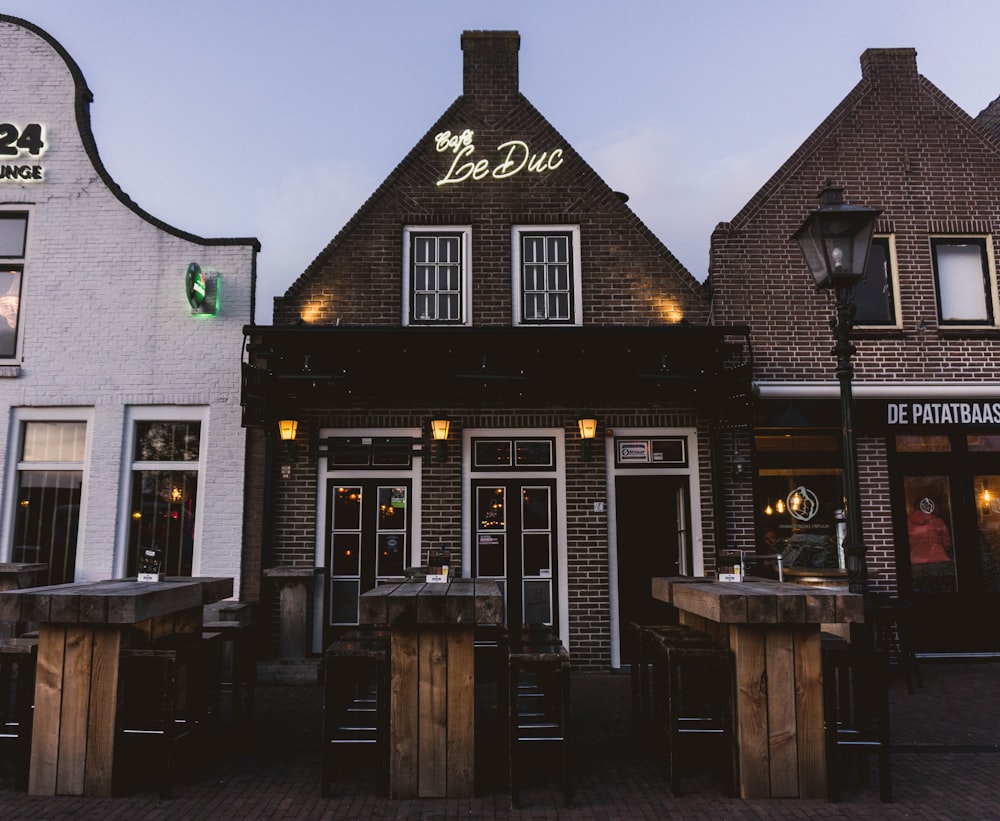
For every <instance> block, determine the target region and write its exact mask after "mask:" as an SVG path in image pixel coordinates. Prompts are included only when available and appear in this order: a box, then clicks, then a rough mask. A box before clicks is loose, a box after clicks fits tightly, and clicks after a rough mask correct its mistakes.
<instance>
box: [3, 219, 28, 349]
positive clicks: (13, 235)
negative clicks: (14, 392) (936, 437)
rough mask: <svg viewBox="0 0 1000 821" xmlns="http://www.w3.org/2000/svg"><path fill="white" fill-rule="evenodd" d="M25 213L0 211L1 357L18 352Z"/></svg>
mask: <svg viewBox="0 0 1000 821" xmlns="http://www.w3.org/2000/svg"><path fill="white" fill-rule="evenodd" d="M27 235H28V215H27V214H24V213H19V212H5V211H0V360H3V359H13V358H14V357H15V355H16V354H17V331H18V322H19V317H20V314H21V280H22V278H23V276H24V254H25V246H26V239H27Z"/></svg>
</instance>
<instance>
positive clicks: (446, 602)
mask: <svg viewBox="0 0 1000 821" xmlns="http://www.w3.org/2000/svg"><path fill="white" fill-rule="evenodd" d="M360 621H361V623H362V624H389V625H406V626H412V625H418V624H425V625H442V624H463V625H470V626H474V625H476V624H502V623H503V595H502V594H501V593H500V588H499V586H498V585H497V583H496V582H495V581H493V580H492V579H453V580H452V581H450V582H446V583H426V582H421V581H404V582H394V583H391V584H380V585H379V586H378V587H376V588H374V589H373V590H369V591H367V592H365V593H362V594H361V599H360Z"/></svg>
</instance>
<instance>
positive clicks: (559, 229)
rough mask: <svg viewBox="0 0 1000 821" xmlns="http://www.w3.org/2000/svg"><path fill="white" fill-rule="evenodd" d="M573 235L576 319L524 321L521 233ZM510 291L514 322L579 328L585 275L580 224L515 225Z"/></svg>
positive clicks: (511, 234)
mask: <svg viewBox="0 0 1000 821" xmlns="http://www.w3.org/2000/svg"><path fill="white" fill-rule="evenodd" d="M524 233H531V234H546V233H552V234H570V235H571V236H572V242H573V248H572V265H573V320H572V322H525V321H524V316H523V313H522V310H521V242H520V238H521V234H524ZM510 249H511V250H510V258H511V292H512V294H513V298H512V303H511V304H512V305H513V308H514V310H513V316H512V321H513V324H514V325H517V326H526V327H542V328H548V327H553V328H577V327H580V326H581V325H583V275H582V266H581V262H580V260H581V258H582V256H581V253H580V226H579V225H512V226H511V229H510Z"/></svg>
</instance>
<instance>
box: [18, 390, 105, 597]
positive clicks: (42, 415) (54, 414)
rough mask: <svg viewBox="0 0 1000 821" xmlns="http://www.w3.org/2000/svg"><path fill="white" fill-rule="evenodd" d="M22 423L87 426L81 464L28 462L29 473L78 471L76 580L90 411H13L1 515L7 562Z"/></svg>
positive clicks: (91, 431) (90, 434)
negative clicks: (81, 423)
mask: <svg viewBox="0 0 1000 821" xmlns="http://www.w3.org/2000/svg"><path fill="white" fill-rule="evenodd" d="M25 422H83V423H85V424H86V426H87V434H86V439H85V440H84V451H83V462H51V463H50V462H31V463H30V469H32V470H47V469H51V470H81V471H82V472H83V480H82V483H81V486H80V526H79V530H78V532H77V540H76V564H75V567H74V571H73V572H74V577H75V578H80V574H81V569H82V567H83V558H84V556H83V553H84V551H83V550H81V548H82V547H83V545H84V542H83V533H84V522H85V521H86V516H87V489H88V487H89V481H88V479H89V476H90V453H91V447H92V442H93V436H94V409H93V408H84V407H66V408H13V413H12V418H11V426H10V431H9V433H8V443H7V453H8V454H9V456H10V457H11V458H10V459H9V460H8V465H9V468H8V471H7V476H6V477H5V481H4V486H5V488H6V489H5V491H4V494H3V495H4V499H5V500H6V503H5V504H4V505H3V509H2V515H3V523H2V533H3V540H2V542H0V558H2V560H3V561H5V562H9V561H10V560H11V557H12V553H13V550H14V513H15V507H16V504H17V493H16V491H15V490H14V488H16V487H18V484H19V480H18V474H19V473H20V471H21V469H22V466H23V465H24V464H25V463H23V462H21V459H20V454H21V448H22V446H23V445H24V423H25Z"/></svg>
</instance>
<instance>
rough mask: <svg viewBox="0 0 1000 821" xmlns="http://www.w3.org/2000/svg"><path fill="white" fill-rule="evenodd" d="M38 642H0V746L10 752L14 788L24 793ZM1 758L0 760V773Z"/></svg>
mask: <svg viewBox="0 0 1000 821" xmlns="http://www.w3.org/2000/svg"><path fill="white" fill-rule="evenodd" d="M37 663H38V639H23V638H20V639H18V638H7V639H0V743H2V744H3V746H4V747H8V748H10V759H11V769H12V770H13V773H14V788H15V789H17V790H27V789H28V771H29V768H30V764H31V726H32V708H33V707H34V704H35V668H36V666H37ZM3 764H4V758H3V757H0V771H2V767H3Z"/></svg>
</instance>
